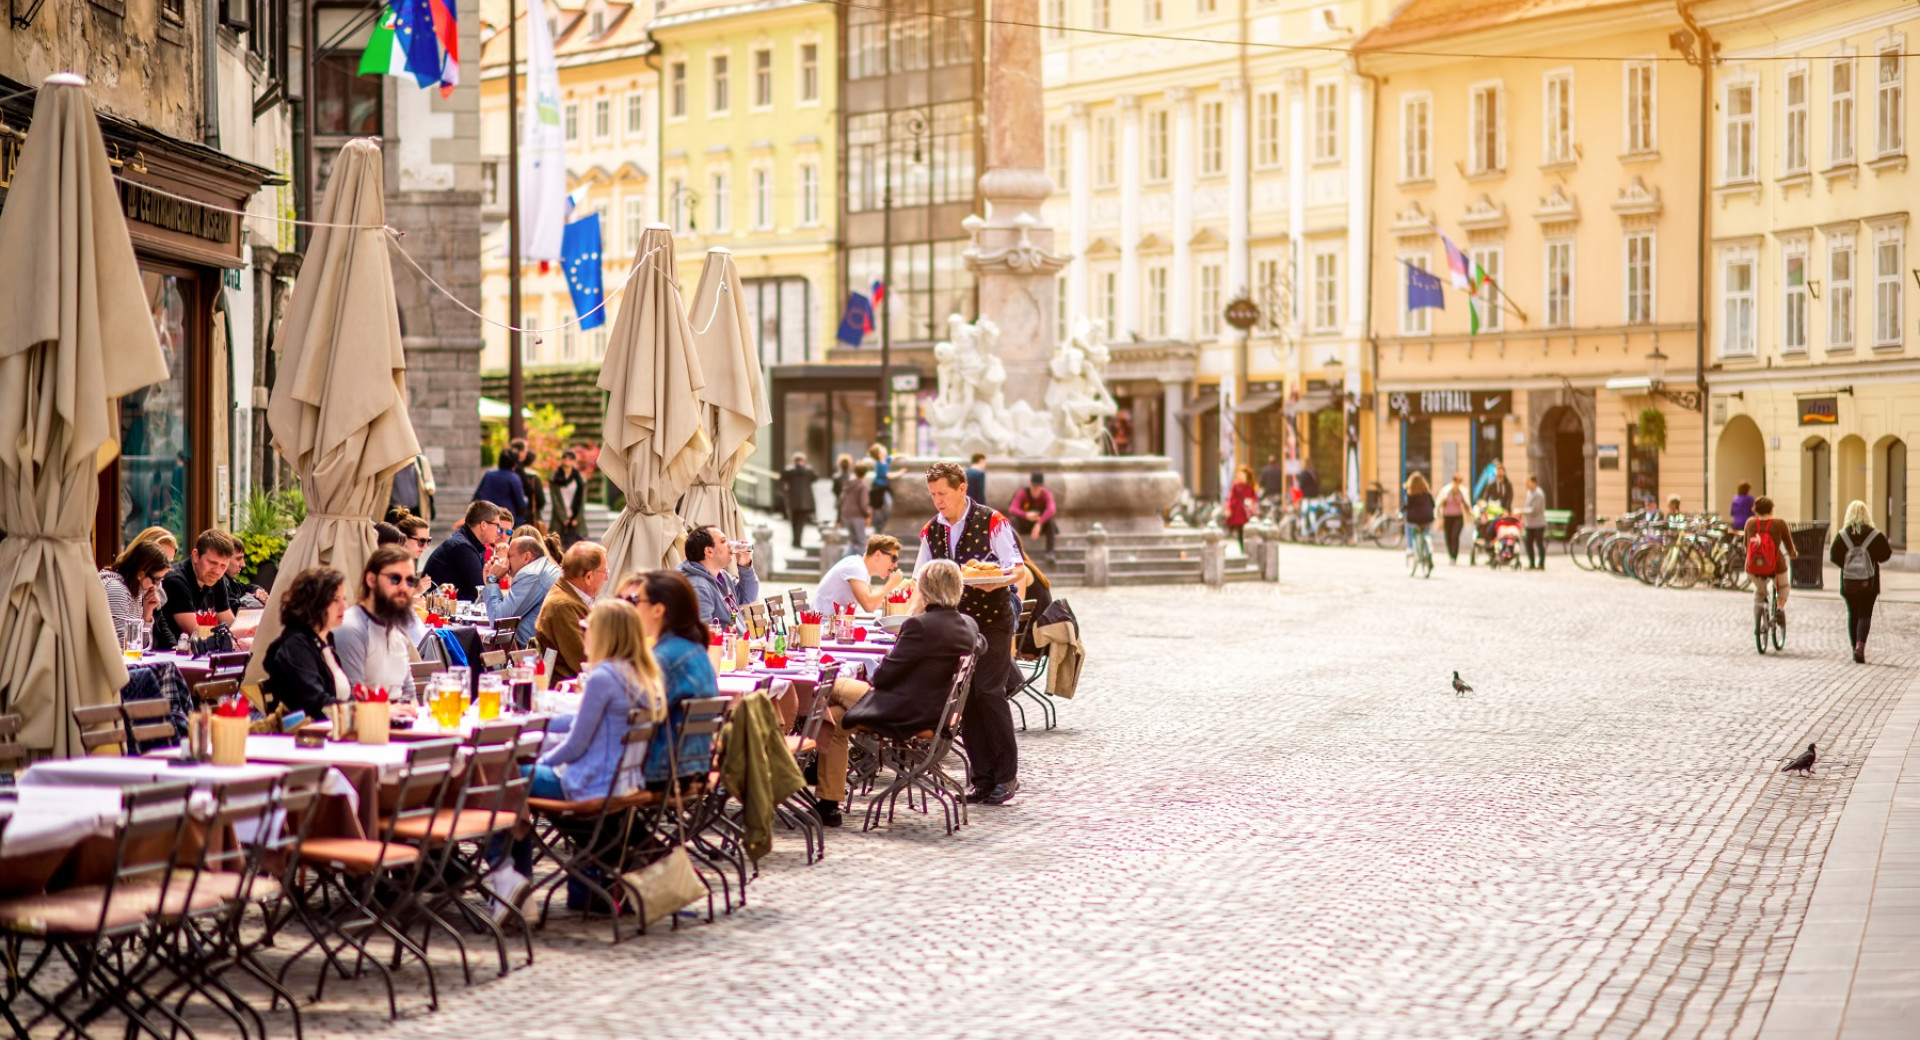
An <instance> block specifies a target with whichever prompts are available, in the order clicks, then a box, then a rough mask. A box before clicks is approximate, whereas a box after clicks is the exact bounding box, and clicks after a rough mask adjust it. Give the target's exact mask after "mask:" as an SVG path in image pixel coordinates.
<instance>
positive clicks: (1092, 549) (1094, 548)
mask: <svg viewBox="0 0 1920 1040" xmlns="http://www.w3.org/2000/svg"><path fill="white" fill-rule="evenodd" d="M1110 581H1112V575H1111V574H1109V573H1108V558H1107V529H1106V528H1105V527H1102V526H1100V525H1099V524H1097V523H1096V524H1094V525H1093V526H1092V527H1089V528H1087V587H1088V588H1092V589H1104V588H1106V587H1107V584H1108V583H1109V582H1110Z"/></svg>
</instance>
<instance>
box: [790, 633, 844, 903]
mask: <svg viewBox="0 0 1920 1040" xmlns="http://www.w3.org/2000/svg"><path fill="white" fill-rule="evenodd" d="M839 679H840V666H839V665H838V664H830V665H825V666H823V667H821V669H820V677H819V678H818V679H817V680H816V681H815V682H814V685H813V701H812V703H811V704H809V705H808V706H807V713H806V715H805V716H803V717H801V718H800V719H798V720H796V721H797V722H798V724H799V729H798V731H797V733H796V734H794V735H795V736H797V737H799V739H798V740H794V741H790V742H789V749H790V750H792V752H793V764H794V765H797V766H799V767H800V770H801V772H803V773H804V772H805V771H806V767H807V759H808V758H809V757H811V758H813V759H814V760H815V762H816V764H817V763H818V760H819V756H818V750H819V742H820V727H821V726H823V725H825V724H826V720H827V712H828V710H829V709H830V708H831V707H832V705H833V684H834V683H836V682H838V681H839ZM774 814H775V815H776V816H778V817H779V818H780V820H781V822H783V823H785V824H787V825H788V826H789V827H792V828H794V829H795V830H797V831H799V832H800V834H801V836H802V838H803V839H804V840H805V842H806V853H807V863H808V865H812V864H814V863H817V862H819V861H820V860H821V859H822V858H824V857H825V856H826V854H827V825H826V824H825V823H823V822H822V821H821V819H820V813H819V811H818V810H817V809H815V808H814V803H813V799H812V798H811V797H808V795H807V792H806V790H805V789H804V788H803V789H801V790H799V791H795V792H794V793H793V794H791V795H788V796H787V800H786V801H784V802H781V803H780V804H779V805H777V806H774Z"/></svg>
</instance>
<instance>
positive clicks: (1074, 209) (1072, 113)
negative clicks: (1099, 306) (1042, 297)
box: [1067, 101, 1117, 339]
mask: <svg viewBox="0 0 1920 1040" xmlns="http://www.w3.org/2000/svg"><path fill="white" fill-rule="evenodd" d="M1067 121H1068V125H1069V126H1070V127H1071V131H1070V133H1071V138H1072V149H1071V151H1070V153H1069V154H1068V157H1067V158H1068V166H1067V179H1068V180H1070V181H1072V185H1071V187H1070V188H1069V193H1068V199H1069V203H1068V205H1069V206H1070V210H1071V213H1072V218H1071V219H1072V227H1071V229H1070V230H1069V232H1068V242H1069V243H1070V248H1072V250H1073V262H1072V263H1071V265H1069V266H1068V268H1067V320H1068V321H1069V322H1073V321H1077V320H1078V319H1080V318H1090V317H1092V316H1093V289H1092V286H1093V272H1092V271H1089V270H1087V261H1086V255H1087V247H1088V246H1089V245H1090V244H1091V243H1092V241H1093V142H1092V136H1093V134H1092V127H1091V123H1092V120H1091V119H1089V118H1088V116H1087V106H1085V105H1083V104H1081V103H1080V102H1078V101H1076V102H1074V103H1073V104H1071V105H1068V106H1067ZM1069 329H1071V326H1069ZM1116 334H1117V330H1115V329H1108V330H1107V336H1108V338H1109V339H1112V338H1113V337H1115V336H1116Z"/></svg>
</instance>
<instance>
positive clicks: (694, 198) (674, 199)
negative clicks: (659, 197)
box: [667, 184, 700, 233]
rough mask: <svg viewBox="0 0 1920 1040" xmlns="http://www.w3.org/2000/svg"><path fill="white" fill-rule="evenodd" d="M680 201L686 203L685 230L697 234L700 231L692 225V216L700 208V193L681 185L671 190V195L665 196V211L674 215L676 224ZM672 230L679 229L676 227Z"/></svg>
mask: <svg viewBox="0 0 1920 1040" xmlns="http://www.w3.org/2000/svg"><path fill="white" fill-rule="evenodd" d="M682 199H685V200H686V202H687V230H688V231H689V232H692V233H698V232H699V230H700V229H699V227H697V226H695V224H694V219H693V214H694V211H695V210H698V209H699V208H700V193H699V192H697V191H694V190H693V189H692V188H689V187H687V186H686V185H684V184H682V185H680V186H679V187H677V188H675V189H673V192H672V194H669V195H668V196H667V211H668V212H670V213H672V214H673V215H674V217H675V220H674V223H676V224H678V223H679V219H678V218H679V216H680V201H681V200H682ZM674 230H675V231H678V230H680V229H679V228H677V227H676V228H674Z"/></svg>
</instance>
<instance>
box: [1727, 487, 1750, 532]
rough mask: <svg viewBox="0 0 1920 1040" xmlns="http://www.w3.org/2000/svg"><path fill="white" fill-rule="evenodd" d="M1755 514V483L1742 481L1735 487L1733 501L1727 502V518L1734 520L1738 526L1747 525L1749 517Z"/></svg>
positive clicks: (1734, 523) (1735, 525)
mask: <svg viewBox="0 0 1920 1040" xmlns="http://www.w3.org/2000/svg"><path fill="white" fill-rule="evenodd" d="M1751 516H1753V485H1752V484H1749V483H1747V482H1746V481H1744V480H1743V481H1741V482H1740V483H1739V485H1738V486H1736V487H1735V488H1734V489H1733V501H1732V502H1729V503H1727V519H1729V520H1732V521H1733V526H1734V527H1736V528H1739V527H1745V526H1747V519H1748V518H1749V517H1751Z"/></svg>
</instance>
